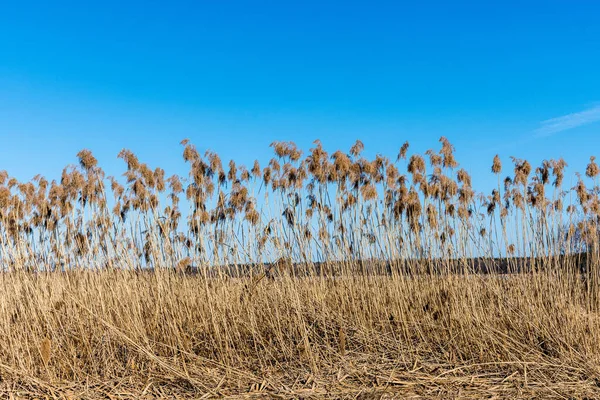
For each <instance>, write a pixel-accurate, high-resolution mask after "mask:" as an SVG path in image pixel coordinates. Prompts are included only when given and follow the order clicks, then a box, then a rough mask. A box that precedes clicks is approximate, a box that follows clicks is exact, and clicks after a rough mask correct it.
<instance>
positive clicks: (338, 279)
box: [0, 138, 600, 399]
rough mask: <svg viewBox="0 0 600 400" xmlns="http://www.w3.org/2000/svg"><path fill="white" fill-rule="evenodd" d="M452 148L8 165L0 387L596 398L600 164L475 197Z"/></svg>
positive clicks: (72, 392) (2, 226) (0, 210)
mask: <svg viewBox="0 0 600 400" xmlns="http://www.w3.org/2000/svg"><path fill="white" fill-rule="evenodd" d="M441 143H442V148H441V150H440V151H433V150H431V151H429V152H427V153H426V154H425V155H424V156H421V155H413V156H410V157H409V156H408V155H407V151H408V144H406V145H405V146H403V147H402V148H401V149H400V153H399V154H398V157H397V160H396V161H395V162H393V161H390V160H389V159H388V158H386V157H383V156H377V157H376V158H375V159H373V160H368V159H366V158H364V157H363V156H362V155H361V154H362V151H363V149H362V144H361V143H360V142H357V143H356V145H355V146H353V147H352V149H350V151H349V152H348V153H347V154H346V153H343V152H341V151H337V152H335V153H333V154H331V155H330V154H328V153H327V152H326V151H325V150H324V149H323V148H322V147H321V145H320V144H319V143H318V142H317V143H316V144H315V147H314V148H313V149H311V151H310V153H309V154H308V155H307V156H306V157H303V156H302V153H301V151H300V150H299V149H297V148H296V147H295V145H293V144H292V143H280V142H276V143H274V144H273V147H274V151H275V157H274V158H273V159H272V160H271V161H270V162H269V163H268V166H266V167H264V168H261V167H260V165H259V164H258V162H256V163H255V164H254V165H253V167H252V168H248V169H247V168H245V167H243V166H238V165H236V164H235V163H234V162H233V161H232V162H231V163H229V168H228V169H227V170H226V169H225V168H223V166H222V164H221V161H220V159H219V158H218V156H217V155H216V154H214V153H210V152H207V153H206V154H205V155H204V157H202V156H201V155H200V154H199V152H198V151H197V150H196V148H195V147H194V146H193V145H191V144H190V143H188V142H187V141H184V142H183V145H184V154H183V155H184V160H185V161H186V162H187V163H188V164H189V166H190V171H189V175H188V176H177V175H173V176H171V177H170V178H166V177H165V172H164V171H163V170H162V169H160V168H156V169H151V168H150V167H148V166H147V165H146V164H143V163H141V162H140V161H139V160H138V159H137V157H136V156H135V155H134V154H133V153H131V152H129V151H127V150H124V151H123V152H121V154H120V157H121V158H122V159H123V160H124V161H125V163H126V164H127V170H126V172H125V173H124V181H125V182H124V183H120V181H122V180H123V179H117V178H110V177H105V176H104V172H103V171H102V169H100V167H98V165H97V161H96V159H95V158H94V157H93V155H92V153H91V152H90V151H87V150H85V151H82V152H81V153H79V155H78V157H79V161H80V164H79V165H78V166H72V167H68V168H66V169H65V171H64V172H63V174H62V178H61V179H60V181H52V182H48V181H47V180H46V179H44V178H43V177H41V176H38V177H36V178H35V179H34V180H33V181H32V182H25V183H22V182H18V181H17V180H15V179H14V178H11V177H10V176H9V175H8V174H7V173H4V174H0V259H1V260H2V266H3V271H2V272H1V273H0V291H1V293H2V295H1V296H0V339H1V341H0V393H1V394H2V397H3V398H10V397H12V398H32V397H35V396H38V397H40V398H65V399H66V398H68V399H78V398H81V399H94V398H108V399H118V398H123V399H124V398H158V397H165V398H219V397H232V398H267V397H275V398H332V399H334V398H365V399H368V398H439V399H449V398H566V399H584V398H589V399H591V398H599V397H600V370H599V366H600V337H599V336H600V329H599V328H600V321H599V317H600V314H599V312H598V310H599V305H600V295H599V294H600V290H599V287H598V281H599V279H598V276H599V273H600V254H599V253H600V252H599V248H600V246H598V244H599V243H598V237H599V236H598V223H599V221H600V219H599V216H600V199H599V192H600V191H599V190H598V186H597V177H598V175H599V173H600V169H599V168H598V166H597V165H596V163H595V160H594V159H593V158H592V159H591V160H590V165H589V166H588V169H587V171H586V174H585V176H580V177H579V178H578V181H577V184H576V186H575V187H573V188H564V187H563V180H564V168H565V167H566V163H565V162H564V161H562V160H558V161H552V160H550V161H545V162H544V163H543V164H542V165H541V166H540V167H538V168H535V169H534V168H533V167H531V165H529V163H528V162H527V161H524V160H518V159H513V160H512V161H513V168H512V170H511V172H510V175H508V176H506V177H505V178H503V177H501V174H502V164H501V161H500V158H499V157H497V158H496V159H494V160H493V163H492V168H491V169H492V173H493V174H495V175H497V181H498V185H497V186H498V187H497V189H494V191H493V192H492V193H490V194H484V193H478V192H476V191H475V190H474V189H473V188H472V186H471V178H470V177H469V175H468V173H467V172H466V171H465V170H464V169H459V168H458V163H457V161H456V160H454V157H453V147H452V145H451V144H450V143H449V142H448V141H447V140H445V139H444V138H442V140H441ZM426 159H428V163H426V161H425V160H426ZM402 168H406V170H407V174H406V175H405V174H403V173H401V172H400V171H401V170H402Z"/></svg>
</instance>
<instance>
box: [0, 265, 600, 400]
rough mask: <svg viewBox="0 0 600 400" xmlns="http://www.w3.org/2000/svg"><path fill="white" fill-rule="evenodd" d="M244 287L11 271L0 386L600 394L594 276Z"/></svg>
mask: <svg viewBox="0 0 600 400" xmlns="http://www.w3.org/2000/svg"><path fill="white" fill-rule="evenodd" d="M246 284H247V279H230V280H218V279H217V280H215V279H204V278H202V277H199V276H187V275H180V274H175V273H171V272H158V273H155V274H137V273H133V272H127V271H113V272H111V271H103V272H74V273H71V274H53V273H51V274H39V275H32V274H4V275H2V276H1V277H0V287H1V289H2V291H3V296H2V297H1V298H0V299H1V300H0V321H1V322H0V337H2V338H3V342H2V346H1V351H0V374H1V376H2V377H3V379H2V384H1V385H0V390H1V391H2V392H3V393H4V394H8V393H13V394H14V395H20V396H24V397H27V396H29V395H33V394H42V393H44V394H46V395H48V396H50V397H54V398H96V397H97V398H105V397H110V398H135V397H144V396H146V397H149V398H152V397H157V396H169V397H175V396H179V397H181V398H199V397H203V396H206V397H226V396H232V397H249V398H251V397H256V398H260V397H263V396H266V394H267V393H268V394H269V395H272V396H276V397H280V398H296V397H306V398H342V397H343V398H354V397H356V396H359V397H360V396H363V398H369V397H368V396H375V397H374V398H379V397H380V396H389V397H390V398H391V397H394V396H401V397H406V396H415V397H418V396H421V397H425V398H453V397H455V398H458V397H460V398H479V397H480V396H483V395H484V394H485V395H489V396H492V395H496V396H499V397H501V398H502V397H504V398H514V397H522V398H527V397H532V398H533V397H537V398H539V397H544V398H583V397H585V396H587V397H588V398H595V397H597V396H599V395H600V387H599V379H600V375H599V372H600V371H598V361H599V357H600V329H599V328H600V319H599V318H598V315H597V314H595V313H589V312H587V311H586V309H585V295H584V294H585V290H584V288H583V286H581V287H577V285H568V286H567V285H565V284H564V283H563V281H562V280H557V279H554V278H552V277H548V276H537V277H534V276H511V277H509V278H499V277H495V276H488V277H485V278H481V277H478V276H471V277H469V278H467V277H463V276H447V277H437V278H436V277H427V278H424V277H418V278H410V279H409V278H405V277H343V278H338V279H323V278H296V279H293V278H281V279H277V280H262V281H261V282H260V283H259V284H257V285H256V286H255V287H254V288H253V291H252V293H251V295H250V294H249V293H248V289H247V285H246ZM40 343H41V350H39V349H40ZM50 343H51V346H52V356H51V357H50ZM46 349H47V350H46Z"/></svg>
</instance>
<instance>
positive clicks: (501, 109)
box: [0, 0, 600, 186]
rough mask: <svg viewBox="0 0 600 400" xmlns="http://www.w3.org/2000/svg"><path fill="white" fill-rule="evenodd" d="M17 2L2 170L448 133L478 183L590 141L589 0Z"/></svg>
mask: <svg viewBox="0 0 600 400" xmlns="http://www.w3.org/2000/svg"><path fill="white" fill-rule="evenodd" d="M87 3H89V2H75V1H61V2H46V1H26V0H25V1H20V2H9V3H6V4H3V6H2V10H1V12H0V169H7V170H8V171H9V172H10V173H11V174H13V175H15V176H17V177H19V178H21V179H29V178H31V177H32V176H33V175H35V174H37V173H43V174H44V175H46V176H49V177H57V176H58V175H59V174H60V171H61V170H62V167H64V166H65V165H66V164H69V163H74V162H75V161H76V158H75V154H76V153H77V151H78V150H80V149H81V148H90V149H91V150H92V151H93V152H94V154H96V156H97V157H98V158H99V159H100V162H101V165H102V166H103V167H104V168H105V169H106V170H107V172H108V173H118V172H119V171H122V170H123V164H122V161H121V160H117V159H116V155H117V153H118V152H119V151H120V149H121V148H124V147H125V148H129V149H131V150H133V151H134V152H136V153H137V154H138V155H139V157H140V159H141V160H142V161H146V162H148V163H149V164H151V165H153V166H157V165H160V166H162V167H163V168H165V169H166V170H167V173H169V172H182V171H184V164H183V162H182V160H181V148H180V146H179V141H180V140H181V139H183V138H190V139H191V140H192V141H193V142H194V143H195V144H196V145H197V146H198V148H199V149H201V150H205V149H212V150H215V151H217V152H218V153H219V154H221V156H222V158H223V159H225V160H228V159H230V158H234V159H236V160H238V161H240V162H244V163H248V164H250V163H251V162H252V161H253V160H254V159H255V158H258V159H259V160H261V161H264V160H267V159H268V158H269V157H270V155H271V152H270V149H269V148H268V145H269V144H270V143H271V142H272V141H274V140H293V141H295V142H296V143H298V144H299V145H300V146H301V147H303V148H305V149H308V148H309V147H310V146H311V143H312V141H313V140H315V139H317V138H319V139H321V140H322V141H323V143H324V145H325V146H326V148H327V149H330V150H332V151H333V150H335V149H338V148H342V149H348V148H349V147H350V146H351V144H352V143H353V142H354V141H355V140H356V139H357V138H360V139H361V140H363V142H365V145H366V148H367V150H368V153H369V154H375V153H382V154H386V155H389V156H390V157H394V158H395V155H396V154H397V150H398V148H399V147H400V145H401V144H402V143H403V142H404V141H406V140H408V141H409V142H411V144H412V150H414V151H419V152H422V151H425V150H426V149H428V148H431V147H434V148H437V147H438V145H439V144H438V142H437V140H438V139H439V137H440V136H446V137H448V138H449V139H450V141H451V142H452V143H453V144H454V145H455V146H456V148H457V158H458V160H459V161H460V162H461V165H462V166H463V167H465V168H467V169H468V170H470V171H471V172H472V173H473V175H474V180H475V183H476V184H477V183H479V184H480V185H484V186H485V185H487V184H488V183H489V182H492V183H493V184H495V178H494V177H493V176H492V175H491V173H489V172H488V171H489V166H490V164H491V160H492V158H493V156H494V155H495V154H496V153H499V154H500V155H501V157H502V159H503V160H504V161H505V164H508V163H509V156H517V157H523V158H528V159H530V160H531V161H533V162H535V163H537V162H539V161H541V160H543V159H544V158H558V157H561V156H562V157H564V158H565V159H566V160H567V161H568V162H569V164H570V165H571V166H572V167H573V169H577V170H582V169H583V168H584V165H585V163H586V161H587V158H588V157H589V156H590V155H598V150H599V149H600V146H599V145H600V134H599V133H600V78H599V76H598V71H600V68H599V67H600V51H598V49H600V24H598V23H597V22H598V19H597V17H598V15H600V3H598V2H594V1H535V2H534V1H529V2H528V1H520V2H513V1H505V2H482V1H473V2H460V1H455V2H447V1H415V2H401V1H390V2H376V1H373V2H352V1H345V2H342V1H339V2H325V1H303V2H289V1H285V2H284V1H271V2H263V1H253V2H250V1H248V2H242V1H211V2H205V1H194V2H191V1H190V2H182V1H171V2H156V1H144V2H141V1H139V2H138V1H129V2H117V1H103V2H96V3H94V4H87Z"/></svg>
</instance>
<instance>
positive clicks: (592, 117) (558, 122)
mask: <svg viewBox="0 0 600 400" xmlns="http://www.w3.org/2000/svg"><path fill="white" fill-rule="evenodd" d="M596 121H600V105H596V106H594V107H591V108H588V109H586V110H583V111H580V112H576V113H572V114H567V115H563V116H562V117H556V118H552V119H548V120H546V121H542V123H541V126H540V127H539V128H538V129H536V130H535V132H536V134H537V136H551V135H554V134H556V133H559V132H562V131H566V130H568V129H573V128H577V127H579V126H583V125H587V124H591V123H592V122H596Z"/></svg>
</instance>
